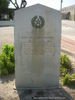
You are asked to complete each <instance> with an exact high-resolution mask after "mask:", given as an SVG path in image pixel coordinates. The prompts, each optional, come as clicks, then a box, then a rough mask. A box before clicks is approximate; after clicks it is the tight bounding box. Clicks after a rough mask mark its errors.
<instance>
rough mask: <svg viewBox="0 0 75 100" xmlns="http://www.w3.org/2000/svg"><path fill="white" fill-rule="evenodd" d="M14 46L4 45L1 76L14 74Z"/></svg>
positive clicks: (0, 62) (0, 63) (0, 64)
mask: <svg viewBox="0 0 75 100" xmlns="http://www.w3.org/2000/svg"><path fill="white" fill-rule="evenodd" d="M14 63H15V60H14V46H13V45H8V44H6V45H4V46H3V48H2V53H1V54H0V74H1V75H8V74H12V73H14V68H15V64H14Z"/></svg>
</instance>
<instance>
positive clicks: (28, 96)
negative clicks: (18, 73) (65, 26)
mask: <svg viewBox="0 0 75 100" xmlns="http://www.w3.org/2000/svg"><path fill="white" fill-rule="evenodd" d="M14 85H15V79H14V75H10V76H8V77H1V78H0V100H41V98H42V100H75V99H73V98H75V90H74V89H70V88H67V87H64V88H62V87H60V88H57V87H51V88H50V89H33V90H30V89H28V90H25V89H23V90H22V89H19V90H15V89H14ZM40 97H41V98H40ZM37 98H38V99H37ZM45 98H46V99H45Z"/></svg>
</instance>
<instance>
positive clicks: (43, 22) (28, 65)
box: [14, 4, 61, 88]
mask: <svg viewBox="0 0 75 100" xmlns="http://www.w3.org/2000/svg"><path fill="white" fill-rule="evenodd" d="M14 36H15V66H16V68H15V77H16V86H17V87H18V88H45V87H50V86H58V85H59V65H60V64H59V60H60V39H61V14H60V12H59V11H57V10H54V9H52V8H49V7H46V6H43V5H41V4H36V5H33V6H30V7H27V8H23V9H20V10H17V11H15V34H14Z"/></svg>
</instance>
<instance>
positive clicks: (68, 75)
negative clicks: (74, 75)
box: [63, 74, 71, 85]
mask: <svg viewBox="0 0 75 100" xmlns="http://www.w3.org/2000/svg"><path fill="white" fill-rule="evenodd" d="M70 78H71V77H70V74H66V75H65V77H64V79H63V85H69V84H70V81H69V79H70Z"/></svg>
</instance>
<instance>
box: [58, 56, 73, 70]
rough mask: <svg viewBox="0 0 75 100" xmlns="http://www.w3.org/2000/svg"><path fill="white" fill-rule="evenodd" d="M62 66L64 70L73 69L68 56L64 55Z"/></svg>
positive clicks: (61, 61)
mask: <svg viewBox="0 0 75 100" xmlns="http://www.w3.org/2000/svg"><path fill="white" fill-rule="evenodd" d="M60 64H61V66H63V67H64V68H67V69H71V61H70V60H69V58H68V57H67V56H66V55H62V56H61V59H60Z"/></svg>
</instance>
